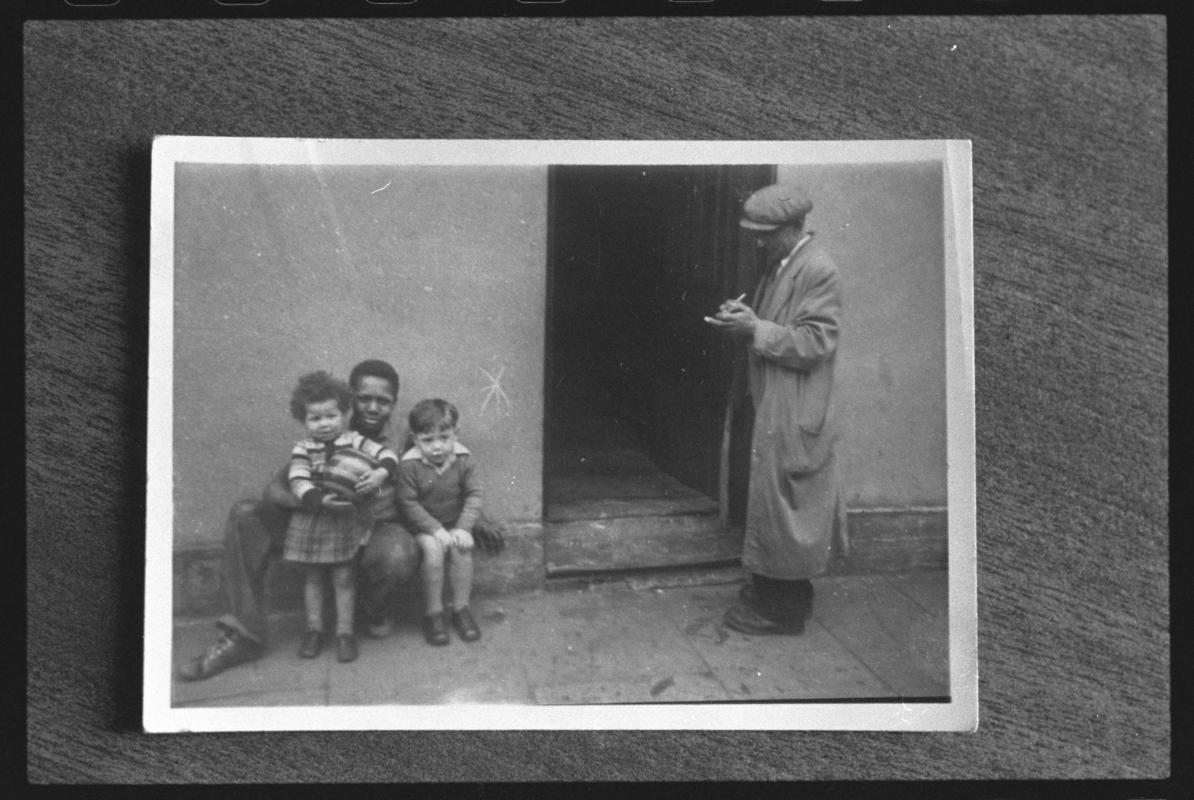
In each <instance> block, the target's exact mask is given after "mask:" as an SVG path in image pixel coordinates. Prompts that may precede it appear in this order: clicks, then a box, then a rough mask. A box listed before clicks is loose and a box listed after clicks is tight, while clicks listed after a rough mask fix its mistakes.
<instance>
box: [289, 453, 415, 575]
mask: <svg viewBox="0 0 1194 800" xmlns="http://www.w3.org/2000/svg"><path fill="white" fill-rule="evenodd" d="M345 448H353V449H355V450H359V451H361V452H362V453H365V454H366V455H368V456H370V457H371V458H373V459H375V460H378V461H380V460H382V459H387V458H388V459H391V460H395V461H396V460H397V459H396V458H395V456H394V454H393V452H392V451H391V450H390V449H389V448H387V447H385V446H383V445H380V444H378V443H377V442H374V441H372V440H370V439H366V438H365V437H364V436H362V435H361V434H359V433H357V432H356V431H348V432H347V433H342V434H340V436H339V437H337V438H336V440H335V441H333V442H331V443H330V444H329V443H320V442H315V441H312V440H310V439H308V440H305V441H302V442H299V443H298V444H296V445H295V446H294V450H293V451H291V466H290V482H291V490H292V491H294V493H295V495H296V496H298V497H299V498H300V499H301V498H302V496H303V495H304V494H306V493H307V492H308V491H312V490H313V489H314V488H315V485H314V483H313V482H312V480H311V479H312V478H314V477H316V476H318V474H319V471H320V469H321V468H322V467H323V465H324V464H325V463H326V462H327V459H328V458H329V457H330V456H331V455H332V454H333V453H335V452H336V451H337V450H341V449H345ZM372 529H373V514H372V512H371V511H370V509H369V506H368V505H365V504H360V505H358V504H353V506H352V507H351V508H346V509H343V510H341V509H331V508H320V509H319V510H317V511H308V510H306V509H303V508H298V509H295V510H294V512H293V513H291V515H290V527H289V528H287V530H286V544H285V546H284V547H283V550H282V557H283V558H284V559H286V560H287V561H297V562H301V563H304V564H336V563H341V562H344V561H348V560H350V559H352V558H353V557H354V556H355V555H356V553H357V550H359V549H360V548H362V547H364V546H365V545H366V544H367V543H368V541H369V534H370V532H371V531H372Z"/></svg>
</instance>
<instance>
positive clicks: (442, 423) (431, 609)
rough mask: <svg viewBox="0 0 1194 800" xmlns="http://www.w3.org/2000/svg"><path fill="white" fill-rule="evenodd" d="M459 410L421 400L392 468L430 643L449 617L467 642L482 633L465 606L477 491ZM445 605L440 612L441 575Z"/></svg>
mask: <svg viewBox="0 0 1194 800" xmlns="http://www.w3.org/2000/svg"><path fill="white" fill-rule="evenodd" d="M459 420H460V414H459V412H458V411H457V410H456V406H454V405H452V404H451V403H449V402H447V401H446V400H440V399H438V398H437V399H434V400H423V401H420V402H419V403H417V404H416V405H415V407H414V408H412V409H411V411H410V435H411V438H412V439H413V440H414V447H412V448H411V449H410V450H408V451H407V452H406V453H404V454H403V456H402V460H401V463H400V464H399V466H398V481H397V483H398V506H399V508H400V509H401V511H402V513H403V514H404V516H405V517H406V520H407V522H408V523H409V524H408V528H409V529H410V531H411V532H412V533H414V535H415V540H416V541H417V542H418V544H419V549H420V550H421V552H422V555H423V562H422V566H421V577H422V580H423V599H424V617H423V635H424V637H425V638H426V639H427V642H428V643H429V644H434V645H444V644H447V643H448V626H447V620H446V619H445V616H446V617H447V618H448V619H450V620H451V622H452V627H453V628H455V629H456V632H457V634H459V636H460V638H461V639H463V640H464V641H466V642H472V641H476V640H477V639H479V638H480V637H481V631H480V629H479V628H478V627H477V622H476V620H475V619H473V615H472V613H471V612H470V611H469V594H470V592H471V591H472V585H473V527H474V526H475V525H476V524H477V521H478V519H479V517H480V513H481V502H482V497H483V492H482V488H481V481H480V479H479V477H478V475H477V465H476V461H475V460H474V459H473V456H472V453H470V452H469V450H468V448H467V447H465V446H464V445H462V444H461V443H460V442H459V441H457V434H458V428H457V424H458V422H459ZM445 572H446V573H447V584H448V590H449V592H450V594H451V606H450V607H449V608H448V610H447V614H446V615H445V610H444V605H443V593H444V573H445Z"/></svg>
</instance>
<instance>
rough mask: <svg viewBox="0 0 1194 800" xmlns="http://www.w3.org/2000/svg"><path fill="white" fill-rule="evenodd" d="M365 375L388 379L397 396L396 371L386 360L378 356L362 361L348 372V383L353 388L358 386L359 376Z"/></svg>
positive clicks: (363, 376)
mask: <svg viewBox="0 0 1194 800" xmlns="http://www.w3.org/2000/svg"><path fill="white" fill-rule="evenodd" d="M365 377H369V378H381V379H382V380H384V381H388V382H389V384H390V386H391V387H392V388H393V390H394V397H397V396H398V371H397V370H396V369H394V367H393V366H392V365H391V364H390V363H389V362H388V361H382V360H381V359H380V358H370V359H366V360H365V361H362V362H361V363H359V364H357V365H356V366H355V367H353V368H352V372H350V373H348V384H349V386H351V387H352V388H353V389H354V390H355V389H357V388H359V384H360V382H361V378H365Z"/></svg>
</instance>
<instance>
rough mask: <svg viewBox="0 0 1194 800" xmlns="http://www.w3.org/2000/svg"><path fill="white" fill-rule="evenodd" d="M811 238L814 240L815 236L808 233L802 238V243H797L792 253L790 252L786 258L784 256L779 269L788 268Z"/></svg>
mask: <svg viewBox="0 0 1194 800" xmlns="http://www.w3.org/2000/svg"><path fill="white" fill-rule="evenodd" d="M811 238H813V235H812V234H811V233H806V234H804V235H803V236H801V237H800V241H799V242H797V243H796V246H795V247H793V248H792V250H791V252H789V253H788V254H787V255H786V256H784V260H783V261H781V262H779V268H780V269H783V268H784V267H786V266H788V262H789V261H791V260H792V259H793V258H795V257H796V251H797V250H799V249H800V248H801V247H803V246H804V243H805V242H807V241H808V240H809V239H811Z"/></svg>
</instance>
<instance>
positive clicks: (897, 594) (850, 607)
mask: <svg viewBox="0 0 1194 800" xmlns="http://www.w3.org/2000/svg"><path fill="white" fill-rule="evenodd" d="M814 585H815V586H816V587H817V598H816V606H815V610H814V614H813V616H814V619H815V620H816V621H817V622H819V623H820V624H821V625H823V626H824V627H825V628H826V629H827V630H828V631H829V632H830V633H831V634H832V635H833V636H834V637H835V638H836V639H837V640H838V641H840V642H841V643H842V645H843V646H844V647H846V648H847V649H848V650H850V651H851V652H852V653H853V654H854V655H855V656H856V657H857V658H858V659H859V660H860V661H861V662H862V663H864V664H866V665H867V667H868V669H870V670H871V671H872V672H874V673H875V675H876V676H877V677H878V678H879V679H880V680H882V681H883V682H884V683H885V684H886V685H888V686H889V687H890V688H891V689H892V691H894V692H896V693H897V694H899V695H901V696H905V697H943V696H946V695H948V693H949V638H948V636H949V627H948V624H947V619H946V614H945V613H944V612H943V613H940V614H931V613H929V612H927V611H925V609H924V608H922V607H921V605H920V604H919V603H918V602H916V601H915V600H913V599H912V598H911V597H909V596H908V595H906V594H904V593H903V592H901V591H899V590H897V589H896V588H895V587H894V586H893V585H892V584H890V583H888V582H887V581H886V580H885V579H884V578H883V577H879V576H875V577H864V576H855V577H852V578H850V579H849V580H842V579H829V580H821V581H817V582H816V583H815V584H814Z"/></svg>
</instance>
